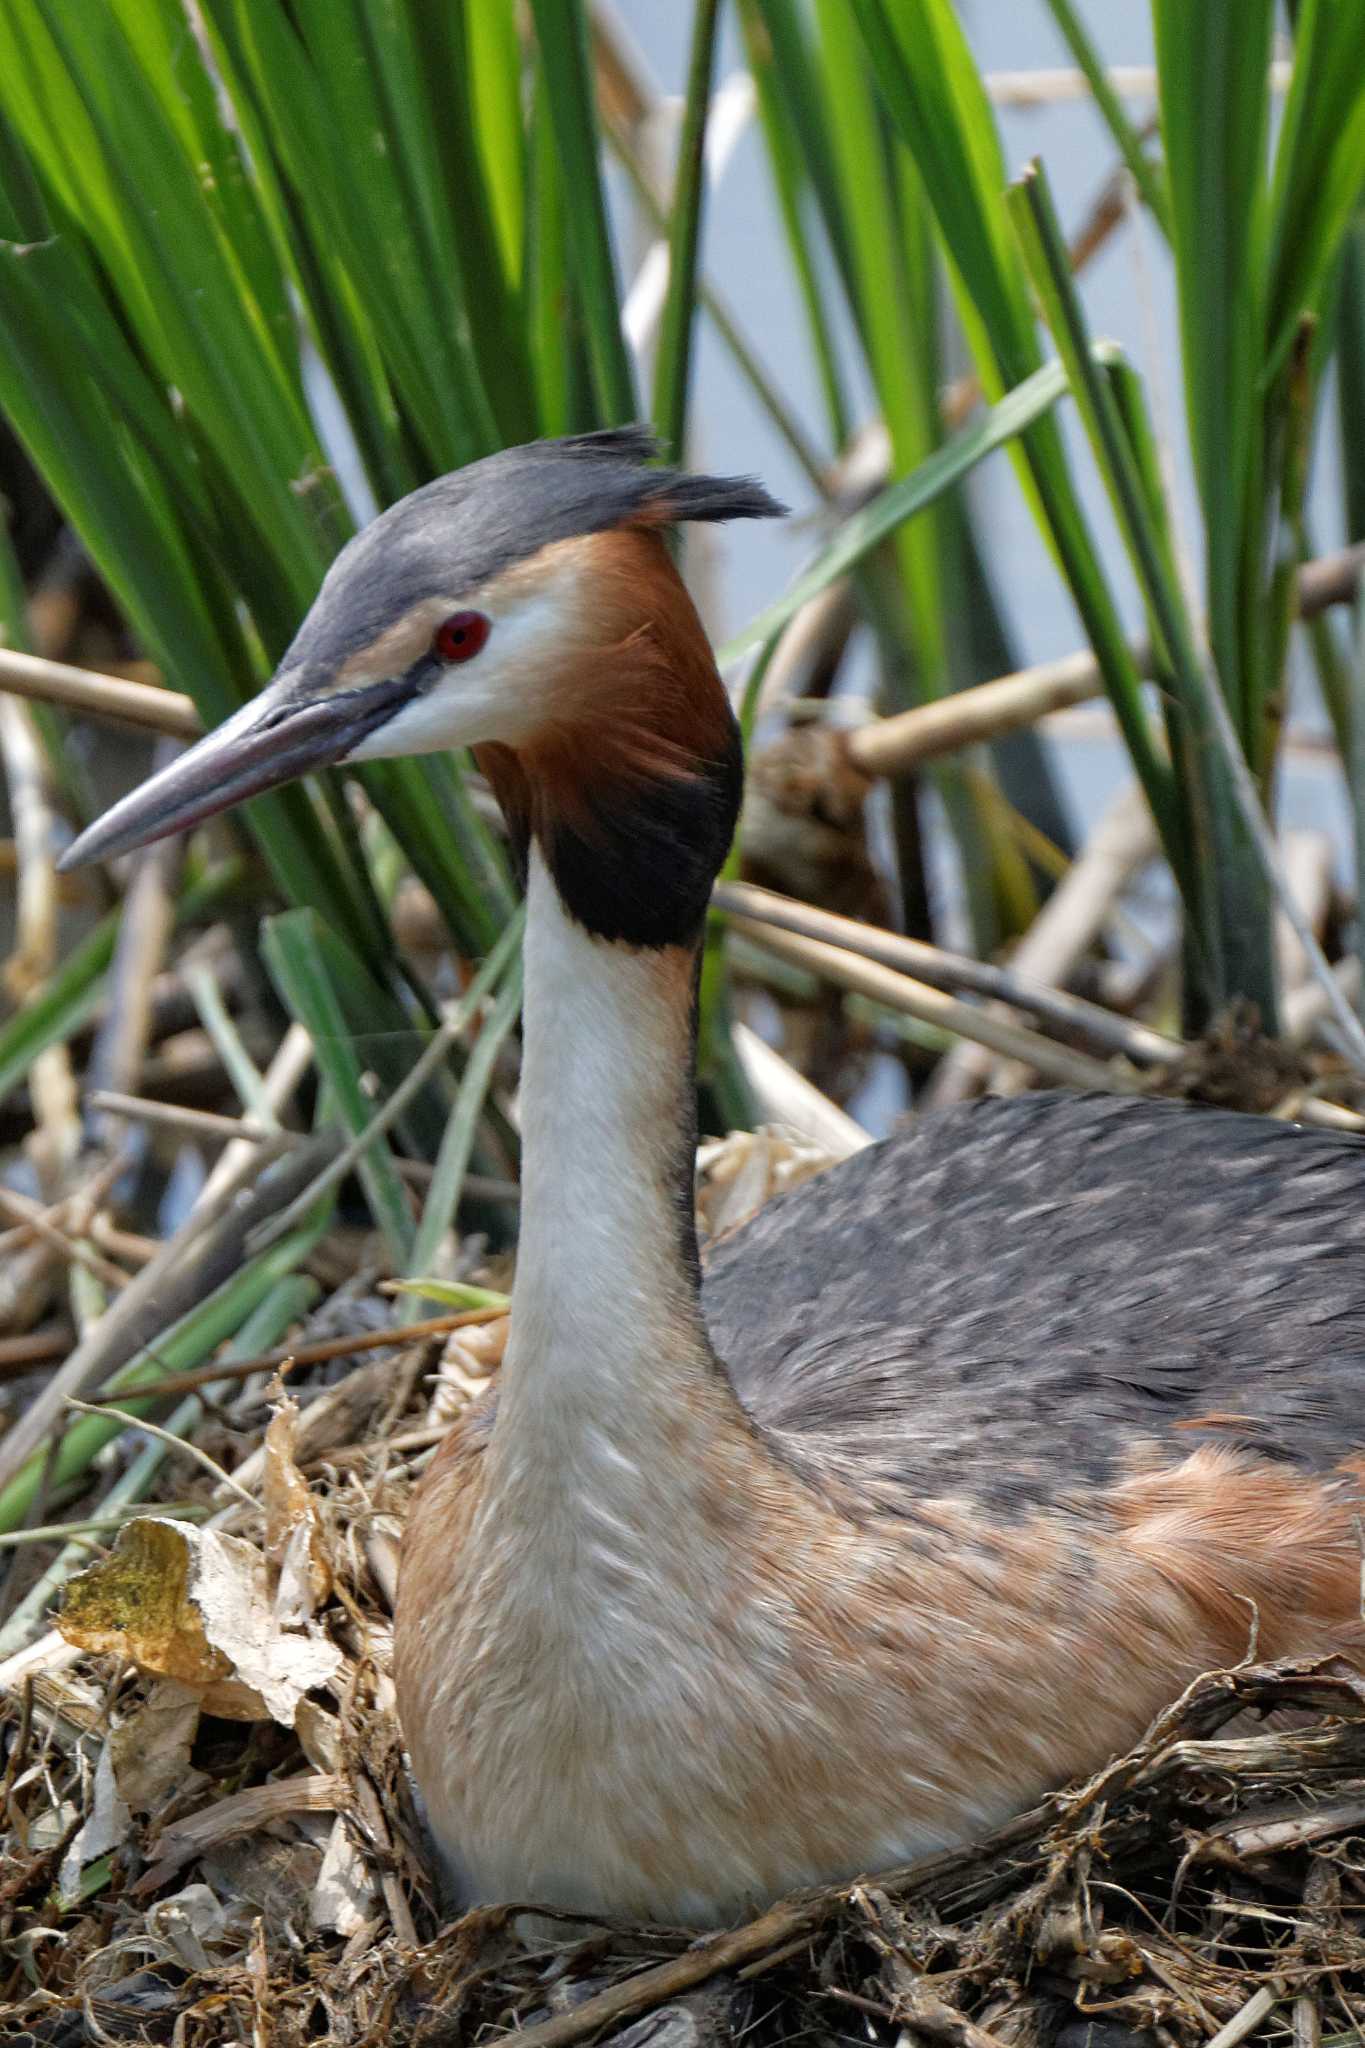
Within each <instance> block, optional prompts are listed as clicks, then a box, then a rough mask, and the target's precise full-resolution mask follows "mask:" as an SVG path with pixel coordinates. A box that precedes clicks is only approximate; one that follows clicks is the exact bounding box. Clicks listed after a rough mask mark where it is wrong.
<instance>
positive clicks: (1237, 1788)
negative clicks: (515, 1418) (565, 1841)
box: [0, 1135, 1365, 2048]
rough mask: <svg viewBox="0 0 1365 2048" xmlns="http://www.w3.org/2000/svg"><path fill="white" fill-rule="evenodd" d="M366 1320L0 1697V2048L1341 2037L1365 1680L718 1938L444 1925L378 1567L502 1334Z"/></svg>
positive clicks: (328, 1311) (725, 1198)
mask: <svg viewBox="0 0 1365 2048" xmlns="http://www.w3.org/2000/svg"><path fill="white" fill-rule="evenodd" d="M705 1164H706V1169H707V1170H706V1185H705V1187H704V1189H703V1194H702V1210H703V1215H704V1217H705V1220H706V1222H707V1224H708V1226H709V1228H710V1229H711V1230H712V1231H713V1232H717V1233H720V1234H723V1233H724V1232H725V1231H726V1230H728V1229H729V1228H732V1227H733V1225H734V1223H735V1221H736V1220H737V1219H738V1217H739V1216H741V1215H743V1214H745V1213H748V1211H749V1210H750V1208H751V1207H755V1206H757V1205H758V1204H759V1203H760V1202H761V1201H762V1200H763V1199H764V1198H765V1196H766V1195H767V1194H768V1193H769V1192H771V1191H772V1189H773V1188H775V1187H778V1186H781V1185H785V1184H786V1183H787V1182H789V1181H790V1180H792V1179H794V1178H800V1177H802V1176H803V1175H804V1174H805V1173H806V1172H807V1171H809V1170H811V1167H812V1164H813V1162H812V1160H811V1159H809V1158H807V1157H806V1156H805V1153H804V1152H803V1151H802V1150H801V1148H799V1147H794V1146H793V1145H791V1144H790V1143H789V1142H788V1141H785V1140H783V1139H781V1138H779V1137H776V1136H771V1135H770V1136H766V1137H752V1136H750V1137H745V1138H743V1139H742V1140H734V1141H727V1144H726V1145H725V1146H722V1147H718V1148H713V1149H712V1151H711V1152H710V1153H709V1154H708V1155H707V1158H706V1161H705ZM390 1314H391V1310H388V1309H387V1308H382V1309H381V1304H380V1303H379V1302H378V1301H377V1300H375V1299H373V1298H368V1299H367V1298H363V1297H362V1298H357V1297H356V1296H355V1294H354V1292H352V1293H351V1295H350V1296H349V1297H348V1298H347V1299H346V1300H345V1301H344V1303H338V1302H337V1301H336V1300H335V1299H333V1300H332V1301H329V1302H328V1303H326V1304H325V1305H324V1307H323V1308H322V1309H321V1310H319V1311H317V1312H315V1314H314V1316H313V1317H312V1319H311V1321H310V1323H309V1324H308V1325H306V1326H305V1327H303V1328H302V1329H301V1330H300V1331H299V1332H298V1333H297V1337H296V1342H295V1352H296V1356H297V1358H298V1359H299V1361H300V1367H299V1370H297V1371H296V1372H294V1373H291V1374H290V1376H289V1380H288V1390H287V1391H286V1388H285V1387H284V1385H283V1384H282V1383H281V1382H280V1381H279V1380H278V1379H274V1380H272V1379H271V1378H270V1377H269V1376H268V1375H266V1374H263V1373H262V1374H258V1375H257V1376H256V1377H255V1379H253V1380H247V1381H246V1382H245V1384H244V1388H243V1392H242V1394H241V1396H240V1397H239V1399H238V1401H237V1403H236V1405H235V1406H234V1407H233V1408H232V1409H231V1410H230V1411H222V1415H221V1420H220V1434H219V1436H218V1438H217V1439H215V1437H214V1435H213V1432H212V1430H211V1429H210V1430H207V1431H205V1432H201V1435H200V1438H199V1449H198V1452H197V1453H196V1456H197V1457H198V1459H199V1462H197V1463H195V1464H193V1465H191V1464H189V1463H188V1462H187V1461H186V1460H185V1458H184V1457H183V1455H181V1456H180V1457H178V1458H177V1461H176V1469H175V1471H174V1473H173V1475H168V1477H167V1479H166V1482H165V1489H166V1490H165V1491H164V1492H163V1494H162V1496H161V1498H162V1501H163V1504H164V1503H166V1502H167V1501H168V1499H169V1498H172V1497H173V1498H174V1499H175V1501H176V1502H177V1503H178V1504H179V1506H180V1507H181V1508H182V1509H183V1510H185V1511H187V1512H189V1511H197V1514H198V1517H199V1519H198V1520H191V1519H173V1518H171V1517H169V1516H167V1515H165V1514H160V1515H159V1514H158V1511H157V1507H156V1505H155V1503H152V1504H150V1505H149V1507H148V1510H147V1516H146V1518H144V1519H143V1520H141V1521H135V1522H132V1523H130V1524H129V1525H128V1526H127V1527H125V1528H124V1529H122V1530H121V1531H120V1532H119V1533H118V1535H117V1537H116V1538H115V1537H113V1535H112V1534H111V1533H109V1532H105V1534H104V1535H103V1536H100V1537H99V1538H98V1539H97V1540H98V1542H99V1543H100V1544H101V1545H103V1544H107V1545H108V1546H109V1547H108V1548H102V1547H101V1548H95V1547H94V1546H93V1544H92V1556H93V1562H92V1564H91V1566H90V1568H89V1569H88V1570H87V1572H86V1573H85V1574H84V1575H83V1576H82V1577H80V1578H78V1579H77V1580H75V1581H73V1582H72V1584H71V1585H70V1586H69V1588H68V1591H67V1596H66V1601H65V1606H64V1608H63V1611H62V1616H61V1629H60V1631H53V1632H51V1633H49V1634H48V1635H47V1636H45V1637H43V1638H42V1639H41V1640H40V1641H39V1642H38V1643H36V1644H35V1645H33V1646H32V1647H31V1648H29V1649H26V1650H24V1651H22V1652H20V1653H19V1655H18V1656H16V1657H11V1658H10V1659H9V1660H8V1664H7V1665H6V1666H4V1667H3V1681H4V1683H3V1686H2V1687H0V1693H3V1697H2V1698H0V1970H2V1971H3V1975H0V2039H3V2040H4V2041H6V2042H9V2041H14V2042H31V2043H34V2044H38V2043H41V2044H44V2048H82V2044H85V2043H87V2042H90V2043H94V2042H109V2041H120V2040H122V2041H139V2042H163V2041H164V2042H167V2043H174V2044H178V2048H210V2044H212V2048H221V2044H224V2043H229V2042H242V2043H250V2044H252V2048H256V2044H261V2048H265V2044H269V2048H293V2044H295V2043H297V2044H300V2048H301V2044H304V2043H307V2042H317V2041H326V2042H331V2043H337V2044H344V2048H367V2044H380V2043H382V2044H384V2048H393V2044H395V2043H408V2042H411V2043H414V2044H430V2048H436V2044H460V2048H466V2044H476V2043H483V2042H488V2041H493V2040H498V2039H502V2038H506V2037H511V2038H513V2039H515V2040H516V2041H517V2042H518V2043H519V2044H520V2048H569V2044H571V2043H574V2042H577V2041H613V2042H616V2043H625V2044H628V2048H645V2044H646V2043H648V2044H649V2048H728V2044H730V2043H732V2042H735V2043H738V2042H740V2041H742V2042H744V2043H745V2044H746V2048H766V2044H769V2043H771V2044H774V2048H775V2044H777V2043H779V2042H782V2043H785V2042H790V2041H801V2040H809V2041H813V2042H834V2041H839V2042H850V2043H854V2042H856V2043H861V2044H865V2048H881V2044H885V2048H904V2044H907V2043H908V2044H929V2048H934V2044H937V2048H1050V2044H1053V2043H1056V2044H1057V2048H1139V2044H1140V2043H1152V2044H1155V2043H1162V2044H1164V2048H1193V2044H1195V2043H1207V2042H1210V2041H1213V2042H1215V2044H1216V2048H1236V2044H1237V2043H1238V2042H1241V2041H1253V2042H1272V2041H1281V2040H1285V2041H1287V2040H1288V2039H1289V2038H1290V2037H1291V2036H1292V2038H1293V2042H1294V2044H1295V2048H1333V2044H1334V2043H1337V2042H1341V2041H1344V2040H1345V2039H1346V2038H1347V2037H1349V2038H1350V2039H1352V2040H1354V2039H1356V2038H1357V2036H1358V2028H1359V2025H1360V2013H1361V2010H1362V2008H1365V1920H1363V1919H1362V1916H1363V1915H1365V1862H1363V1861H1362V1858H1365V1679H1362V1678H1361V1677H1360V1676H1359V1675H1358V1674H1357V1673H1356V1672H1354V1671H1353V1670H1352V1669H1351V1668H1350V1667H1348V1666H1346V1665H1344V1664H1341V1665H1339V1664H1335V1663H1331V1664H1319V1665H1310V1664H1306V1663H1298V1664H1285V1665H1280V1666H1262V1665H1256V1664H1248V1665H1245V1666H1243V1667H1240V1668H1239V1669H1237V1670H1235V1671H1231V1672H1223V1673H1215V1674H1211V1675H1209V1676H1206V1677H1204V1678H1201V1679H1200V1680H1199V1681H1198V1682H1197V1683H1196V1684H1195V1685H1193V1686H1192V1687H1191V1688H1190V1689H1189V1691H1188V1692H1187V1693H1186V1694H1185V1695H1184V1697H1183V1698H1182V1699H1180V1700H1179V1701H1178V1702H1176V1703H1175V1704H1174V1705H1173V1706H1172V1707H1171V1708H1170V1709H1169V1711H1168V1712H1167V1713H1166V1714H1164V1715H1163V1716H1162V1717H1161V1719H1160V1720H1159V1721H1158V1722H1157V1723H1156V1724H1155V1725H1154V1726H1153V1727H1152V1728H1151V1729H1150V1730H1149V1731H1148V1733H1147V1735H1146V1736H1145V1738H1144V1739H1143V1741H1142V1742H1141V1743H1140V1744H1139V1745H1138V1746H1137V1748H1136V1749H1134V1751H1133V1752H1132V1753H1131V1754H1130V1755H1128V1756H1126V1757H1124V1758H1122V1759H1120V1760H1118V1761H1117V1762H1115V1763H1114V1764H1112V1765H1111V1766H1110V1767H1108V1768H1107V1769H1106V1770H1104V1771H1103V1772H1101V1773H1100V1774H1099V1775H1098V1776H1096V1777H1095V1778H1093V1779H1092V1780H1090V1781H1089V1782H1088V1783H1086V1784H1083V1785H1080V1786H1076V1787H1073V1788H1071V1789H1070V1790H1068V1791H1066V1792H1064V1793H1062V1794H1059V1795H1058V1796H1057V1797H1056V1798H1055V1799H1054V1800H1052V1801H1050V1802H1049V1804H1048V1805H1047V1806H1046V1807H1045V1808H1041V1809H1039V1810H1038V1811H1035V1812H1032V1813H1029V1814H1027V1815H1024V1816H1022V1817H1020V1818H1019V1819H1018V1820H1016V1821H1015V1822H1013V1823H1012V1824H1011V1825H1010V1826H1008V1827H1007V1828H1005V1829H1004V1830H1002V1831H1001V1832H1000V1833H999V1834H997V1835H996V1836H994V1837H993V1838H992V1839H990V1840H989V1841H987V1842H984V1843H981V1844H977V1845H975V1846H973V1847H970V1848H964V1849H960V1850H955V1851H953V1852H951V1853H947V1854H944V1855H941V1856H938V1857H935V1858H933V1859H932V1860H930V1861H928V1862H925V1863H922V1864H919V1865H916V1866H913V1867H910V1868H907V1869H904V1870H899V1871H895V1872H891V1873H884V1874H881V1875H878V1876H876V1877H871V1878H868V1879H867V1880H865V1881H863V1882H861V1883H857V1884H853V1885H844V1886H839V1887H836V1888H833V1889H830V1890H827V1891H821V1892H815V1893H810V1894H807V1895H803V1896H801V1897H798V1898H794V1899H790V1900H786V1901H783V1902H781V1903H779V1904H777V1905H776V1906H773V1907H771V1908H770V1909H768V1910H767V1911H765V1912H763V1913H761V1914H759V1915H757V1917H755V1918H754V1919H753V1920H751V1921H750V1922H748V1923H747V1924H745V1925H743V1926H741V1927H738V1928H735V1929H731V1930H727V1931H725V1932H723V1933H720V1934H711V1935H706V1936H702V1937H698V1936H697V1935H696V1934H695V1933H694V1932H691V1931H688V1930H670V1929H661V1928H657V1927H651V1928H640V1927H626V1926H614V1925H613V1926H607V1925H601V1924H597V1923H587V1922H584V1921H581V1920H575V1919H573V1918H572V1917H570V1916H565V1915H562V1914H561V1915H547V1914H545V1913H533V1912H531V1911H530V1910H528V1909H531V1908H534V1906H535V1903H536V1902H535V1901H533V1900H527V1901H518V1902H514V1903H511V1904H508V1905H507V1906H504V1907H500V1908H498V1909H496V1910H488V1909H483V1910H479V1911H476V1912H473V1913H470V1914H467V1915H465V1916H464V1917H463V1918H459V1919H454V1920H452V1919H451V1918H450V1916H449V1914H448V1913H446V1912H445V1911H443V1902H442V1901H441V1899H440V1897H439V1896H438V1894H437V1892H436V1890H435V1888H434V1885H433V1882H432V1878H431V1875H430V1865H429V1863H428V1860H427V1857H426V1854H425V1849H424V1843H423V1838H422V1831H421V1826H420V1822H419V1819H418V1816H417V1814H416V1811H415V1809H414V1807H413V1804H412V1800H411V1795H410V1790H409V1786H408V1781H407V1777H406V1774H405V1768H404V1762H403V1755H402V1749H401V1743H400V1738H399V1732H398V1727H397V1723H396V1719H395V1715H394V1699H393V1688H392V1681H391V1677H390V1668H389V1667H390V1643H391V1615H392V1601H393V1593H394V1580H395V1566H396V1559H397V1549H398V1541H399V1537H400V1534H401V1528H402V1523H403V1519H404V1517H405V1515H406V1512H407V1506H408V1501H409V1497H410V1494H411V1491H412V1487H413V1484H414V1482H415V1479H416V1478H417V1476H418V1475H419V1473H420V1471H421V1469H422V1467H423V1465H424V1464H425V1462H426V1461H427V1460H428V1459H429V1458H430V1457H431V1455H432V1454H433V1446H434V1444H435V1442H436V1441H437V1439H438V1438H439V1436H440V1434H441V1431H442V1430H443V1428H444V1427H445V1426H446V1424H447V1422H448V1419H449V1417H450V1415H451V1414H452V1413H453V1412H454V1411H455V1410H456V1409H457V1408H458V1407H459V1406H460V1405H461V1404H462V1403H463V1402H464V1401H466V1400H468V1399H469V1398H471V1396H473V1395H474V1394H476V1393H477V1392H478V1391H479V1390H480V1389H481V1388H482V1387H483V1386H484V1385H485V1384H486V1382H487V1379H488V1376H489V1374H490V1373H491V1372H492V1371H493V1370H495V1369H496V1364H497V1360H498V1356H499V1353H500V1347H501V1341H502V1336H503V1334H504V1331H505V1320H504V1319H502V1318H500V1317H499V1316H498V1315H497V1313H496V1312H495V1311H492V1310H480V1311H475V1312H471V1313H469V1314H467V1315H462V1316H451V1317H447V1318H445V1319H444V1321H445V1323H446V1324H447V1325H450V1326H452V1327H449V1328H446V1329H444V1330H440V1331H433V1329H432V1326H431V1324H430V1323H426V1324H422V1325H417V1326H414V1329H413V1332H412V1333H410V1334H409V1335H408V1336H407V1337H404V1336H403V1333H402V1332H396V1333H395V1332H393V1331H392V1330H391V1329H387V1328H381V1329H380V1330H376V1331H372V1332H371V1334H370V1336H369V1337H368V1338H361V1339H359V1340H357V1339H355V1338H354V1337H352V1339H351V1341H352V1342H356V1341H359V1342H361V1343H369V1344H370V1345H372V1346H373V1345H375V1344H376V1341H377V1339H378V1338H380V1337H382V1338H383V1339H384V1340H385V1342H386V1344H387V1347H388V1348H384V1349H379V1348H372V1349H368V1350H363V1351H359V1352H357V1353H356V1354H355V1355H354V1356H352V1357H350V1358H348V1359H341V1358H338V1357H337V1356H336V1354H337V1352H338V1351H339V1350H340V1349H341V1347H342V1346H343V1345H344V1344H345V1342H346V1341H347V1337H346V1333H347V1332H348V1331H349V1332H354V1331H356V1330H357V1329H363V1327H364V1325H365V1324H366V1323H367V1322H369V1323H376V1322H382V1320H383V1317H385V1316H388V1315H390ZM217 1369H218V1368H215V1370H217ZM253 1404H254V1405H253ZM253 1417H254V1420H253V1419H252V1418H253ZM215 1453H216V1454H217V1456H218V1458H219V1460H220V1461H221V1462H222V1463H224V1464H226V1463H228V1462H232V1463H234V1470H233V1472H232V1473H231V1475H228V1474H226V1473H225V1472H223V1471H221V1470H217V1469H215V1466H214V1454H215ZM190 1473H193V1474H195V1475H196V1476H194V1477H193V1478H190V1477H188V1476H187V1475H188V1474H190Z"/></svg>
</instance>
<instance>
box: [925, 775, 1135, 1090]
mask: <svg viewBox="0 0 1365 2048" xmlns="http://www.w3.org/2000/svg"><path fill="white" fill-rule="evenodd" d="M1156 852H1157V838H1156V828H1155V826H1154V825H1153V823H1152V816H1151V812H1150V811H1149V810H1148V808H1147V803H1146V799H1145V798H1144V796H1143V794H1142V792H1141V790H1140V789H1139V788H1138V786H1137V785H1136V784H1135V783H1134V784H1130V785H1129V786H1128V787H1127V788H1126V789H1125V790H1123V791H1122V793H1121V794H1120V795H1119V796H1118V798H1117V799H1116V800H1115V801H1114V803H1113V804H1112V805H1111V806H1110V808H1109V809H1108V811H1106V812H1105V814H1104V816H1103V817H1102V818H1101V820H1100V822H1099V824H1098V825H1097V826H1096V827H1095V829H1094V831H1093V832H1092V833H1091V835H1090V838H1089V840H1088V841H1087V843H1086V846H1085V849H1084V851H1083V852H1082V853H1081V854H1080V855H1079V857H1078V858H1077V859H1076V860H1074V861H1073V862H1072V864H1071V866H1070V867H1069V868H1068V870H1067V872H1066V874H1065V875H1064V876H1063V878H1062V880H1061V881H1060V882H1059V883H1058V885H1057V887H1056V888H1055V889H1054V891H1053V892H1052V895H1051V896H1050V897H1049V898H1048V900H1047V902H1046V903H1045V904H1044V905H1043V908H1042V909H1041V910H1040V911H1039V913H1038V915H1037V917H1036V918H1035V919H1034V921H1033V923H1032V925H1031V926H1030V927H1029V929H1028V931H1027V932H1026V933H1025V934H1024V937H1023V938H1022V939H1021V940H1020V942H1019V945H1018V946H1017V948H1016V949H1015V953H1014V958H1013V961H1012V963H1011V972H1012V973H1013V974H1015V975H1017V976H1019V977H1021V978H1026V979H1027V980H1029V981H1032V982H1041V983H1044V984H1051V985H1059V984H1060V983H1062V982H1064V981H1065V980H1066V979H1067V977H1068V976H1069V975H1070V973H1071V971H1072V969H1073V967H1074V966H1075V965H1076V962H1077V961H1078V960H1080V959H1081V958H1082V957H1083V956H1084V955H1085V954H1086V953H1087V952H1088V951H1089V949H1090V947H1091V946H1092V945H1093V944H1094V942H1095V940H1096V938H1097V937H1098V936H1099V934H1100V932H1101V931H1102V930H1103V928H1104V925H1105V923H1106V921H1107V920H1108V918H1109V916H1110V914H1111V912H1112V910H1113V908H1114V905H1115V903H1116V902H1117V900H1118V898H1119V897H1120V896H1121V895H1122V893H1123V891H1124V890H1125V889H1126V888H1127V886H1128V884H1129V883H1130V882H1131V880H1132V878H1133V876H1134V875H1135V874H1136V873H1137V871H1138V869H1139V868H1141V867H1144V866H1145V865H1146V863H1147V862H1148V861H1149V860H1152V859H1154V858H1155V855H1156ZM985 1043H986V1041H985V1040H984V1039H983V1040H982V1045H985ZM1006 1057H1007V1058H1012V1057H1014V1055H1012V1054H1010V1055H1006ZM993 1065H994V1062H993V1061H992V1060H991V1059H990V1057H989V1055H988V1054H987V1053H985V1052H983V1051H982V1050H981V1047H980V1046H974V1045H957V1046H954V1047H953V1048H952V1050H951V1052H949V1054H948V1055H947V1057H946V1058H945V1059H942V1060H940V1061H939V1064H938V1069H937V1071H936V1072H935V1074H934V1077H933V1079H932V1081H931V1082H930V1084H929V1088H928V1091H927V1096H926V1101H927V1103H931V1104H932V1105H933V1106H934V1107H935V1108H941V1107H943V1106H944V1105H945V1104H947V1103H950V1102H960V1101H962V1100H964V1099H965V1097H966V1096H968V1095H971V1094H973V1093H975V1092H976V1090H977V1089H978V1088H979V1087H980V1086H982V1085H983V1084H984V1082H985V1080H986V1077H987V1076H988V1075H989V1074H990V1073H991V1070H992V1067H993ZM998 1078H999V1077H997V1079H998Z"/></svg>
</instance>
